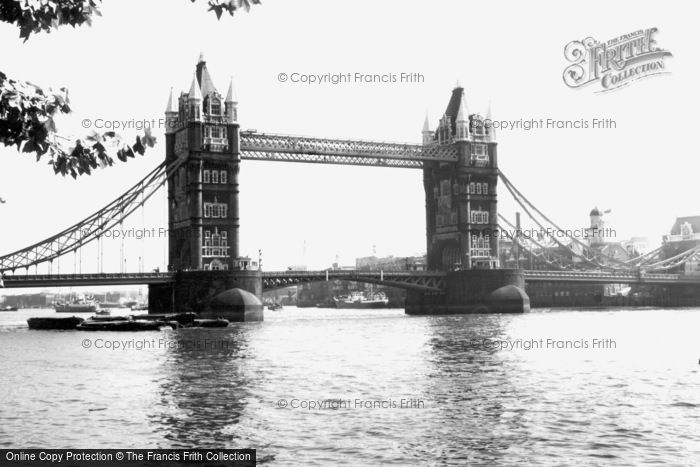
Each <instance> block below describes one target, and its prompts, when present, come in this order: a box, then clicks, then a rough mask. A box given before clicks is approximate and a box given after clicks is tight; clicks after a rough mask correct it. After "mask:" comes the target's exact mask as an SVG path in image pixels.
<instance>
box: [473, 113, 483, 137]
mask: <svg viewBox="0 0 700 467" xmlns="http://www.w3.org/2000/svg"><path fill="white" fill-rule="evenodd" d="M472 134H473V135H475V136H484V121H483V120H482V118H481V116H480V115H474V117H472Z"/></svg>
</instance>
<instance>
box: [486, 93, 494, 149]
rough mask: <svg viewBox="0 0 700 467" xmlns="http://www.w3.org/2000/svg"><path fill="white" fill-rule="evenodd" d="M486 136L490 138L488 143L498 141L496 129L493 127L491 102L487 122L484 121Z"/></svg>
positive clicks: (487, 112)
mask: <svg viewBox="0 0 700 467" xmlns="http://www.w3.org/2000/svg"><path fill="white" fill-rule="evenodd" d="M484 123H485V128H484V130H485V131H486V135H487V136H488V141H490V142H493V141H496V129H495V128H494V126H493V117H492V116H491V103H490V102H489V108H488V110H487V111H486V120H485V121H484Z"/></svg>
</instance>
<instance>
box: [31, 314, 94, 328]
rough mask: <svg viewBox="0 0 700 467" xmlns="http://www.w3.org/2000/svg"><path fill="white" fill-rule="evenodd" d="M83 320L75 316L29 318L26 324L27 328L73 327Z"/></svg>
mask: <svg viewBox="0 0 700 467" xmlns="http://www.w3.org/2000/svg"><path fill="white" fill-rule="evenodd" d="M83 321H85V320H84V319H83V318H78V317H77V316H67V317H65V318H29V319H28V320H27V325H28V326H29V329H75V328H76V326H78V325H79V324H80V323H82V322H83Z"/></svg>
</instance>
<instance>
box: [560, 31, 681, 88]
mask: <svg viewBox="0 0 700 467" xmlns="http://www.w3.org/2000/svg"><path fill="white" fill-rule="evenodd" d="M656 32H657V28H649V29H640V30H638V31H635V32H632V33H630V34H623V35H622V36H619V37H616V38H614V39H610V40H608V41H606V42H600V41H598V40H596V39H593V38H592V37H588V38H586V39H583V40H581V41H572V42H569V43H568V44H567V45H566V47H564V56H565V57H566V60H568V61H569V62H571V64H570V65H569V66H567V67H566V69H565V70H564V76H563V78H564V83H566V85H567V86H569V87H571V88H582V87H584V86H587V85H592V84H597V85H599V86H600V89H598V90H597V91H596V92H606V91H612V90H613V89H618V88H621V87H623V86H627V85H628V84H631V83H633V82H635V81H638V80H640V79H643V78H648V77H650V76H655V75H659V74H663V73H668V71H667V70H666V63H665V61H664V60H665V59H666V58H667V57H672V56H673V55H671V52H669V51H667V50H664V49H662V48H660V47H658V45H657V44H656V39H655V37H654V36H655V34H656Z"/></svg>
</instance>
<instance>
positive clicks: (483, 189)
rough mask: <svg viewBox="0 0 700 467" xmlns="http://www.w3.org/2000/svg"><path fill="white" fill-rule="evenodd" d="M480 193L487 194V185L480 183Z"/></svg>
mask: <svg viewBox="0 0 700 467" xmlns="http://www.w3.org/2000/svg"><path fill="white" fill-rule="evenodd" d="M481 192H482V193H483V194H485V195H488V194H489V184H488V183H482V187H481Z"/></svg>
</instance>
